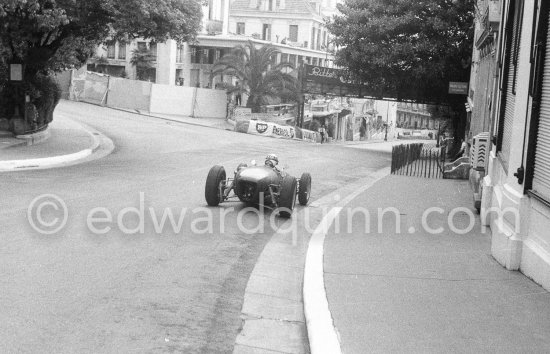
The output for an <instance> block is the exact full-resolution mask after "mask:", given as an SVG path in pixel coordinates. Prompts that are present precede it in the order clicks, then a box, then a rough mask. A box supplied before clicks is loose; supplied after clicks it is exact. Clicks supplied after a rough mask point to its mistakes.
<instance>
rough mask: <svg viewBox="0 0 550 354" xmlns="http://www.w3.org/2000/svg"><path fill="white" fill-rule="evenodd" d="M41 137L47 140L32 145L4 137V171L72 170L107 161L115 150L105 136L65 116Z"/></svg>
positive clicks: (0, 145) (0, 153) (0, 155)
mask: <svg viewBox="0 0 550 354" xmlns="http://www.w3.org/2000/svg"><path fill="white" fill-rule="evenodd" d="M38 134H40V136H42V137H44V139H42V140H41V141H40V142H35V143H34V144H32V145H27V142H26V141H25V140H23V139H16V138H14V137H13V136H11V135H7V134H5V135H2V136H0V171H20V170H28V169H41V168H52V167H60V166H68V165H71V164H75V163H78V162H83V161H85V160H86V161H88V160H90V159H92V157H93V158H100V157H103V156H105V155H106V154H108V153H109V152H110V151H112V150H113V148H114V145H113V143H112V141H111V140H110V139H109V138H107V137H106V136H105V135H103V134H102V133H101V132H99V131H97V130H95V129H92V128H90V127H88V126H86V125H84V124H82V123H77V122H75V121H74V120H72V119H70V118H69V117H67V116H65V115H63V114H56V117H55V120H54V121H53V122H52V123H51V124H50V125H49V126H48V128H47V130H45V131H43V132H40V133H38ZM33 138H34V137H31V136H29V137H28V139H31V140H32V139H33ZM98 151H99V152H98ZM95 152H98V153H97V154H96V155H95V156H92V155H93V154H94V153H95Z"/></svg>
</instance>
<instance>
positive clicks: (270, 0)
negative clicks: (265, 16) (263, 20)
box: [267, 0, 273, 11]
mask: <svg viewBox="0 0 550 354" xmlns="http://www.w3.org/2000/svg"><path fill="white" fill-rule="evenodd" d="M267 10H268V11H273V0H269V2H268V8H267Z"/></svg>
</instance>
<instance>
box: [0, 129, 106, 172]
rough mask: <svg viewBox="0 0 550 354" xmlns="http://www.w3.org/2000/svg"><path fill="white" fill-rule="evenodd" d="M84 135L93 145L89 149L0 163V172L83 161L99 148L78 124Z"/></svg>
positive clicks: (87, 131)
mask: <svg viewBox="0 0 550 354" xmlns="http://www.w3.org/2000/svg"><path fill="white" fill-rule="evenodd" d="M79 125H80V126H81V127H82V129H83V130H84V131H86V133H88V134H89V135H90V137H91V138H92V141H93V144H92V146H91V147H90V148H87V149H83V150H80V151H78V152H75V153H72V154H66V155H58V156H50V157H42V158H38V159H25V160H6V161H0V172H7V171H24V170H34V169H43V168H51V167H57V166H62V165H66V164H69V163H72V162H75V161H77V160H81V159H84V158H86V157H88V156H90V155H91V154H92V153H93V152H94V151H95V150H97V149H98V148H99V145H100V143H99V138H98V137H97V136H96V135H95V134H94V133H93V132H92V131H90V130H89V129H88V128H87V127H84V125H83V124H79Z"/></svg>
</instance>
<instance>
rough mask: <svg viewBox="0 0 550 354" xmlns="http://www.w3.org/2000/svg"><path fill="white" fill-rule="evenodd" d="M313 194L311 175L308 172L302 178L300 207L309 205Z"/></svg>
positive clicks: (299, 195)
mask: <svg viewBox="0 0 550 354" xmlns="http://www.w3.org/2000/svg"><path fill="white" fill-rule="evenodd" d="M310 194H311V175H310V174H309V173H307V172H304V173H302V177H300V188H298V201H299V202H300V205H307V203H308V202H309V196H310Z"/></svg>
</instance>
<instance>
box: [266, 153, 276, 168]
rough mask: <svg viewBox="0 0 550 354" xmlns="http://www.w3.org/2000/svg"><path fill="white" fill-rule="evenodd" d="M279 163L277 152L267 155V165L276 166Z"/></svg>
mask: <svg viewBox="0 0 550 354" xmlns="http://www.w3.org/2000/svg"><path fill="white" fill-rule="evenodd" d="M278 163H279V158H278V157H277V155H275V154H269V155H267V156H266V157H265V164H266V165H267V166H271V167H275V166H277V164H278Z"/></svg>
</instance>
